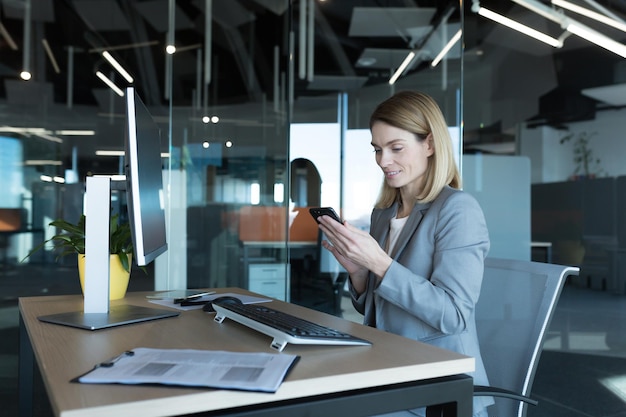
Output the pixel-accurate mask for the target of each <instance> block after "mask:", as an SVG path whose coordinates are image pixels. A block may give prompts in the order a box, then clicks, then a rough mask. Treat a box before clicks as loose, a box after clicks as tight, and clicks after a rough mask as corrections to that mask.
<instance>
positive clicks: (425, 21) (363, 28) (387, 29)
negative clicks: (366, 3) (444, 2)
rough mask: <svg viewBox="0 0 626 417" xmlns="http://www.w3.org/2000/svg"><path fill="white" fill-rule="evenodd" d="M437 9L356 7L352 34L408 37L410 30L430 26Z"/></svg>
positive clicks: (352, 22)
mask: <svg viewBox="0 0 626 417" xmlns="http://www.w3.org/2000/svg"><path fill="white" fill-rule="evenodd" d="M435 12H436V9H433V8H419V9H418V8H406V7H355V8H353V9H352V19H351V20H350V29H349V31H348V34H349V35H350V36H381V37H389V36H393V37H402V38H404V37H408V36H409V30H410V29H413V28H419V27H424V26H428V25H429V24H430V22H431V19H432V18H433V16H434V14H435Z"/></svg>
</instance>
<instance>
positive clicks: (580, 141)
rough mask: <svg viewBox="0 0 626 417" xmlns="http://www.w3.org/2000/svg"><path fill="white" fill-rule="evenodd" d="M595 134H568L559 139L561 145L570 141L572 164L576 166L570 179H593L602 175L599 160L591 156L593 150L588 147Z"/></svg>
mask: <svg viewBox="0 0 626 417" xmlns="http://www.w3.org/2000/svg"><path fill="white" fill-rule="evenodd" d="M596 134H597V132H593V133H587V132H580V133H578V134H577V135H575V134H574V133H570V134H568V135H565V136H564V137H562V138H561V140H560V143H561V144H564V143H565V142H569V141H572V145H573V152H574V163H575V164H576V169H575V170H574V174H573V175H572V179H579V178H595V177H596V175H600V174H601V173H602V168H601V167H600V158H597V157H595V156H594V155H593V150H592V149H591V147H590V146H589V140H590V139H591V138H592V137H593V136H595V135H596Z"/></svg>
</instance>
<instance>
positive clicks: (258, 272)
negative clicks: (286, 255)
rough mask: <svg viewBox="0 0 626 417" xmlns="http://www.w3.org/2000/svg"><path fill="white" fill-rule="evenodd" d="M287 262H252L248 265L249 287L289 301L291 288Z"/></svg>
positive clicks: (266, 294)
mask: <svg viewBox="0 0 626 417" xmlns="http://www.w3.org/2000/svg"><path fill="white" fill-rule="evenodd" d="M288 267H289V265H285V264H275V263H274V264H271V263H266V264H250V265H249V266H248V289H249V290H250V291H252V292H256V293H259V294H263V295H265V296H268V297H272V298H277V299H279V300H283V301H289V298H288V295H289V288H288V284H287V283H288V282H289V280H288V279H287V271H288Z"/></svg>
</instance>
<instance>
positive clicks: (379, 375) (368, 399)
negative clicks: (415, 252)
mask: <svg viewBox="0 0 626 417" xmlns="http://www.w3.org/2000/svg"><path fill="white" fill-rule="evenodd" d="M219 292H239V293H246V291H244V290H241V289H238V288H222V289H219ZM146 294H147V293H128V294H127V296H126V298H124V299H122V300H118V301H114V302H112V304H113V305H115V304H123V303H127V304H131V305H143V306H150V307H153V306H154V304H150V303H149V302H147V301H146V299H145V295H146ZM82 304H83V301H82V296H80V295H77V296H47V297H27V298H20V300H19V310H20V356H19V362H20V363H19V375H20V381H19V384H20V385H19V388H20V390H19V392H20V414H21V415H22V416H25V415H28V414H29V413H30V414H32V375H33V370H34V364H35V362H34V360H33V359H36V363H37V365H38V366H39V370H40V372H41V375H42V378H43V382H44V385H45V388H46V390H47V393H48V397H49V399H50V402H51V405H52V409H53V411H54V413H55V415H56V416H60V417H65V416H68V417H69V416H71V417H75V416H89V417H98V416H107V417H109V416H116V417H123V416H133V417H134V416H139V415H140V416H172V415H183V414H191V413H203V412H208V413H209V414H207V415H212V416H213V415H224V416H244V415H245V416H268V417H269V416H272V417H275V416H285V417H287V416H289V417H294V416H310V415H317V416H322V415H344V416H367V415H371V414H379V413H383V412H388V411H393V410H398V409H407V408H415V407H420V406H426V405H431V404H444V403H456V406H455V407H454V406H453V407H451V408H452V410H451V411H450V412H449V413H448V414H447V415H450V416H462V417H465V416H468V417H469V416H471V414H472V391H473V380H472V378H471V377H469V376H467V375H464V374H465V373H467V372H472V371H473V370H474V359H473V358H470V357H467V356H463V355H459V354H457V353H454V352H450V351H447V350H442V349H439V348H436V347H433V346H430V345H425V344H421V343H418V342H415V341H412V340H409V339H405V338H402V337H399V336H396V335H393V334H389V333H384V332H382V331H379V330H377V329H373V328H370V327H366V326H362V325H360V324H356V323H353V322H350V321H347V320H344V319H341V318H338V317H334V316H331V315H328V314H324V313H320V312H317V311H314V310H310V309H306V308H303V307H300V306H297V305H294V304H288V303H284V302H281V301H273V302H272V307H274V308H277V309H280V310H284V311H287V312H289V313H291V314H296V315H300V316H303V317H306V318H308V319H310V320H313V321H316V322H319V323H321V324H324V325H327V326H331V327H335V328H337V329H339V330H343V331H346V332H349V333H352V334H354V335H355V336H359V337H362V338H365V339H368V340H370V341H371V342H373V345H372V346H357V347H354V346H349V347H346V346H343V347H340V346H336V347H335V346H325V347H319V346H297V345H291V344H290V345H288V346H287V347H286V348H285V353H290V354H296V355H300V356H301V359H300V361H299V362H298V363H297V365H296V366H295V367H294V369H293V370H292V371H291V372H290V374H289V375H288V376H287V378H286V380H285V381H284V382H283V384H282V385H281V387H280V389H279V390H278V391H277V392H276V393H274V394H267V393H255V392H243V391H230V390H214V389H193V388H179V387H172V388H170V387H164V386H128V385H126V386H124V385H90V384H78V383H72V382H70V380H71V379H72V378H74V377H76V376H78V375H80V374H82V373H84V372H86V371H88V370H90V369H91V368H92V367H93V365H94V364H96V363H99V362H101V361H103V360H105V359H109V358H111V357H113V356H116V355H117V354H119V353H120V352H122V351H124V350H129V349H133V348H136V347H153V348H164V349H165V348H190V349H213V350H230V351H246V352H251V351H254V352H273V353H276V351H274V350H272V349H271V348H270V341H271V340H270V338H269V337H267V336H265V335H263V334H260V333H257V332H255V331H252V330H250V329H248V328H246V327H244V326H242V325H240V324H238V323H236V322H234V321H231V320H226V321H225V322H223V323H222V324H218V323H216V322H214V321H213V314H212V313H204V312H203V311H202V310H193V311H183V312H181V314H180V316H178V317H175V318H167V319H160V320H154V321H150V322H145V323H140V324H133V325H127V326H121V327H116V328H113V329H106V330H97V331H89V330H82V329H76V328H72V327H66V326H60V325H55V324H49V323H44V322H41V321H39V320H38V319H37V317H38V316H41V315H47V314H55V313H63V312H68V311H80V310H82ZM277 354H278V353H277Z"/></svg>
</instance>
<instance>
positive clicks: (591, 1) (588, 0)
mask: <svg viewBox="0 0 626 417" xmlns="http://www.w3.org/2000/svg"><path fill="white" fill-rule="evenodd" d="M585 3H587V4H590V5H591V6H593V7H595V8H596V9H597V10H598V11H600V12H602V13H603V14H604V15H605V16H608V17H610V18H612V19H613V20H617V21H618V22H626V21H625V20H624V19H622V18H621V17H619V16H618V15H616V14H615V13H613V12H612V11H610V10H608V9H607V8H606V7H604V6H602V5H601V4H598V2H596V1H594V0H585Z"/></svg>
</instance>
